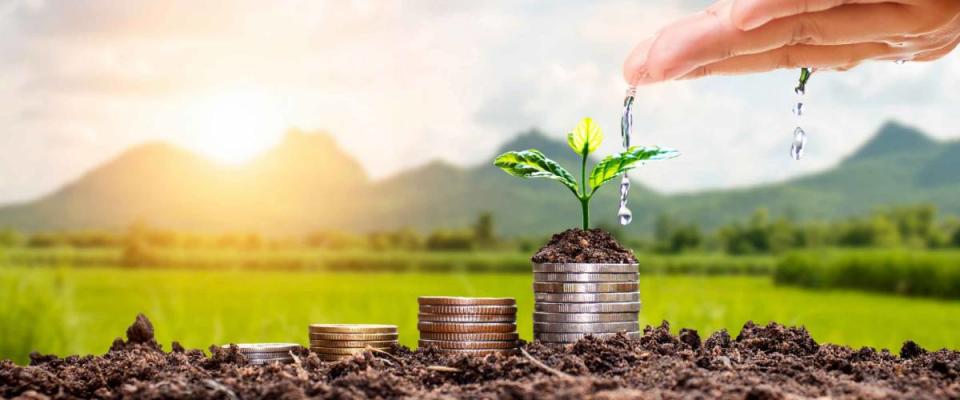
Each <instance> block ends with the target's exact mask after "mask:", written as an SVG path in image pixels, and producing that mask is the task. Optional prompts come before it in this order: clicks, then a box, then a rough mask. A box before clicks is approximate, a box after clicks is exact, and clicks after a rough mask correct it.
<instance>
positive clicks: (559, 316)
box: [533, 312, 637, 323]
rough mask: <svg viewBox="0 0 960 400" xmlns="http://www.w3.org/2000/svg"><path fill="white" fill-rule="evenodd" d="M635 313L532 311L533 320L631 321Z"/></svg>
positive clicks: (635, 315)
mask: <svg viewBox="0 0 960 400" xmlns="http://www.w3.org/2000/svg"><path fill="white" fill-rule="evenodd" d="M636 320H637V313H635V312H629V313H542V312H536V313H533V321H534V322H574V323H585V322H633V321H636Z"/></svg>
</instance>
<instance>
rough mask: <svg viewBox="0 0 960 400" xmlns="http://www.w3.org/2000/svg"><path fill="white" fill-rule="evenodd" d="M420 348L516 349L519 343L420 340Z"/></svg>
mask: <svg viewBox="0 0 960 400" xmlns="http://www.w3.org/2000/svg"><path fill="white" fill-rule="evenodd" d="M417 344H418V345H419V346H420V347H431V346H432V347H437V348H440V349H463V350H484V349H515V348H517V342H515V341H509V342H506V341H504V342H489V341H488V342H473V341H469V342H468V341H450V340H420V341H419V342H418V343H417Z"/></svg>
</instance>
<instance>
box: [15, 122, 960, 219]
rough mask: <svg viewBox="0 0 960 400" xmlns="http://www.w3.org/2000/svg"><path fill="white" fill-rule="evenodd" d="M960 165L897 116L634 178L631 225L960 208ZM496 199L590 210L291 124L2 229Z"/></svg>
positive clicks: (558, 194)
mask: <svg viewBox="0 0 960 400" xmlns="http://www.w3.org/2000/svg"><path fill="white" fill-rule="evenodd" d="M527 148H537V149H540V150H542V151H543V152H544V153H545V154H547V155H550V156H553V157H557V156H559V158H555V159H556V160H557V161H559V162H560V163H561V164H562V165H565V166H567V167H568V168H572V167H574V166H576V165H577V160H576V159H575V156H574V155H573V154H572V153H571V152H570V151H569V150H568V149H567V147H566V144H565V143H564V142H562V141H560V140H555V139H552V138H548V137H546V136H545V135H543V134H541V133H539V132H538V131H536V130H531V131H528V132H523V133H521V134H519V135H517V136H516V137H515V138H514V139H512V140H511V141H509V142H508V143H505V144H504V145H503V146H502V148H501V149H500V150H499V151H498V152H497V153H496V154H499V153H500V152H502V151H506V150H520V149H527ZM496 154H491V155H490V157H489V158H490V159H491V160H492V159H493V157H494V156H495V155H496ZM568 154H569V156H568ZM571 170H573V169H571ZM958 171H960V142H957V141H955V142H939V141H936V140H933V139H931V138H930V137H928V136H927V135H925V134H924V133H922V132H920V131H918V130H916V129H913V128H910V127H907V126H904V125H902V124H899V123H896V122H889V123H887V124H885V125H884V126H883V127H882V128H881V129H880V130H879V131H878V132H877V133H876V134H875V135H874V136H873V138H872V139H871V140H869V141H868V142H867V143H866V144H865V145H864V146H862V147H861V148H860V149H859V150H858V151H856V152H855V153H854V154H853V155H851V156H849V157H848V158H846V159H845V160H843V161H842V162H841V163H839V164H838V165H837V166H835V167H834V168H832V169H830V170H827V171H824V172H820V173H816V174H812V175H807V176H802V177H798V178H795V179H791V180H788V181H784V182H779V183H772V184H765V185H760V186H754V187H747V188H738V189H730V190H710V191H703V192H699V193H688V194H676V195H665V194H661V193H657V192H656V191H653V190H651V189H649V188H646V187H644V186H643V185H640V184H637V183H634V185H633V187H632V188H631V192H630V195H631V199H630V204H631V209H632V210H633V212H634V221H635V222H634V224H632V225H631V226H630V230H633V231H648V230H650V229H651V228H652V226H653V221H654V220H655V218H656V217H657V216H658V215H660V214H670V215H673V216H675V217H677V218H680V219H682V220H687V221H690V222H697V223H699V224H702V225H703V226H705V227H708V228H709V227H716V226H718V225H720V224H723V223H727V222H730V221H732V220H743V219H744V218H746V217H748V216H749V215H750V214H751V213H752V212H753V211H754V210H755V209H757V208H759V207H765V208H767V209H768V210H769V211H770V213H771V214H772V215H787V216H790V217H792V218H796V219H799V220H806V219H829V218H838V217H844V216H849V215H856V214H863V213H866V212H869V211H870V210H872V209H874V208H877V207H880V206H887V205H893V204H916V203H930V204H935V205H937V206H938V207H939V209H940V210H941V211H943V212H946V213H949V214H960V174H958ZM616 196H617V185H616V184H608V185H607V186H605V187H604V188H603V189H601V190H600V191H599V192H598V194H597V197H596V198H595V200H594V201H593V203H592V206H593V208H594V209H593V210H592V214H593V216H594V221H596V222H598V223H604V224H607V225H613V224H614V223H615V221H614V217H615V216H614V215H609V214H612V212H611V207H612V206H611V205H612V204H616ZM601 208H602V209H601ZM485 211H489V212H491V213H492V214H493V215H494V217H495V219H496V222H497V228H498V230H499V231H500V233H503V234H511V235H512V234H546V233H550V232H554V231H558V230H561V229H563V228H566V227H569V226H573V225H576V224H577V223H578V222H579V213H580V210H579V204H578V203H577V202H576V201H575V200H574V199H573V198H572V197H571V196H570V194H569V193H568V192H566V190H565V189H563V188H562V187H561V186H560V185H558V184H556V183H555V182H550V181H546V180H530V181H522V180H520V179H517V178H512V177H509V176H507V175H505V174H504V173H503V172H501V171H499V170H498V169H497V168H495V167H493V166H492V165H487V164H485V165H481V166H476V167H469V168H464V167H458V166H455V165H451V164H448V163H445V162H442V161H434V162H431V163H428V164H426V165H423V166H420V167H417V168H414V169H410V170H407V171H403V172H401V173H399V174H396V175H394V176H391V177H388V178H384V179H379V180H373V179H370V178H369V177H368V176H367V175H366V174H365V172H364V170H363V167H362V166H361V165H360V164H359V163H358V162H357V161H356V160H355V159H353V158H352V157H351V156H349V155H348V154H347V153H345V152H344V151H342V150H341V149H340V148H339V147H338V145H337V143H336V142H335V140H334V139H333V138H332V137H331V136H330V135H328V134H325V133H318V132H315V133H305V132H301V131H291V132H289V133H288V134H287V136H286V138H285V139H284V141H283V142H282V143H281V144H279V145H278V146H277V147H276V148H274V149H272V150H270V151H268V152H266V153H264V154H263V155H261V156H260V157H259V158H257V159H255V160H253V161H251V162H250V163H248V164H246V165H243V166H240V167H226V166H223V165H220V164H216V163H214V162H211V161H209V160H207V159H205V158H203V157H200V156H198V155H196V154H193V153H191V152H189V151H187V150H184V149H182V148H179V147H176V146H173V145H170V144H165V143H147V144H143V145H140V146H137V147H134V148H131V149H129V150H128V151H126V152H124V153H123V154H121V155H119V156H118V157H116V158H114V159H113V160H110V161H108V162H106V163H104V164H102V165H100V166H98V167H96V168H94V169H92V170H90V171H89V172H87V173H86V174H84V175H83V176H82V177H80V178H79V179H77V180H75V181H73V182H70V183H69V184H67V185H65V186H63V187H62V188H60V189H58V190H56V191H55V192H53V193H51V194H49V195H46V196H43V197H42V198H39V199H37V200H34V201H30V202H26V203H21V204H12V205H7V206H2V207H0V227H10V228H15V229H18V230H23V231H27V232H35V231H48V230H79V229H106V230H119V229H124V228H125V227H127V226H129V225H130V224H132V223H134V222H146V223H149V224H151V225H154V226H160V227H166V228H171V229H181V230H194V231H210V232H219V231H237V230H240V231H256V232H263V233H268V234H301V233H304V232H308V231H315V230H347V231H357V232H366V231H373V230H384V229H397V228H403V227H412V228H415V229H418V230H428V229H436V228H461V227H465V226H468V225H469V224H470V223H472V222H473V221H474V220H475V219H476V217H477V215H478V214H479V213H481V212H485ZM601 212H602V213H601Z"/></svg>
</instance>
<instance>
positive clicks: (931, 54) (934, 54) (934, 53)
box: [910, 36, 960, 61]
mask: <svg viewBox="0 0 960 400" xmlns="http://www.w3.org/2000/svg"><path fill="white" fill-rule="evenodd" d="M957 45H960V36H958V37H957V38H955V39H953V42H950V43H948V44H947V45H946V46H943V47H940V48H938V49H933V50H930V51H925V52H922V53H920V54H917V55H916V56H914V57H913V58H912V59H910V61H933V60H939V59H940V58H942V57H943V56H945V55H947V54H949V53H950V52H951V51H953V49H955V48H957Z"/></svg>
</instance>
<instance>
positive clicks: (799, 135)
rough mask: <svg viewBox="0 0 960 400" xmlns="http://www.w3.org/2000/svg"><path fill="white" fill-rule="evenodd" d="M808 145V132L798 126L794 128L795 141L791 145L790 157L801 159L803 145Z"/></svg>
mask: <svg viewBox="0 0 960 400" xmlns="http://www.w3.org/2000/svg"><path fill="white" fill-rule="evenodd" d="M806 145H807V133H806V132H804V131H803V128H801V127H799V126H798V127H797V129H794V130H793V143H792V144H791V145H790V157H793V159H794V160H799V159H800V158H801V157H803V147H804V146H806Z"/></svg>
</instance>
